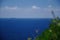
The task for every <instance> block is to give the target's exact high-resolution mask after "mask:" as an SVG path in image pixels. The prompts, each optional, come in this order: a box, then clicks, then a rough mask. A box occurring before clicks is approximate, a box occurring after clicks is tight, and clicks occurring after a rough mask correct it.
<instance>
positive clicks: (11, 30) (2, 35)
mask: <svg viewBox="0 0 60 40" xmlns="http://www.w3.org/2000/svg"><path fill="white" fill-rule="evenodd" d="M50 20H51V19H12V18H11V19H0V39H1V40H27V38H28V37H32V39H33V38H34V37H35V36H36V35H39V34H41V33H42V31H44V30H45V29H47V28H49V27H48V26H49V23H50ZM36 29H38V30H39V31H38V34H36V32H35V30H36Z"/></svg>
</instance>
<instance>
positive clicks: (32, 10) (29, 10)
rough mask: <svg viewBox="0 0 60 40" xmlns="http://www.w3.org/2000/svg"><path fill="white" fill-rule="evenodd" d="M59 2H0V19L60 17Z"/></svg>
mask: <svg viewBox="0 0 60 40" xmlns="http://www.w3.org/2000/svg"><path fill="white" fill-rule="evenodd" d="M59 4H60V0H0V18H52V14H51V10H54V12H55V15H56V16H59V17H60V5H59Z"/></svg>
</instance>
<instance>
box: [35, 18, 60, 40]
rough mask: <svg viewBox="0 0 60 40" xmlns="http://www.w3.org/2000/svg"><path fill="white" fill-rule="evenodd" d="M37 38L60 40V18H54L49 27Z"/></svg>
mask: <svg viewBox="0 0 60 40" xmlns="http://www.w3.org/2000/svg"><path fill="white" fill-rule="evenodd" d="M36 40H60V19H59V18H56V19H52V21H51V24H50V25H49V29H46V30H45V31H44V32H43V33H42V34H41V35H39V36H37V37H36Z"/></svg>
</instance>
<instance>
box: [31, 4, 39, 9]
mask: <svg viewBox="0 0 60 40" xmlns="http://www.w3.org/2000/svg"><path fill="white" fill-rule="evenodd" d="M32 9H40V7H37V6H35V5H33V6H32Z"/></svg>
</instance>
